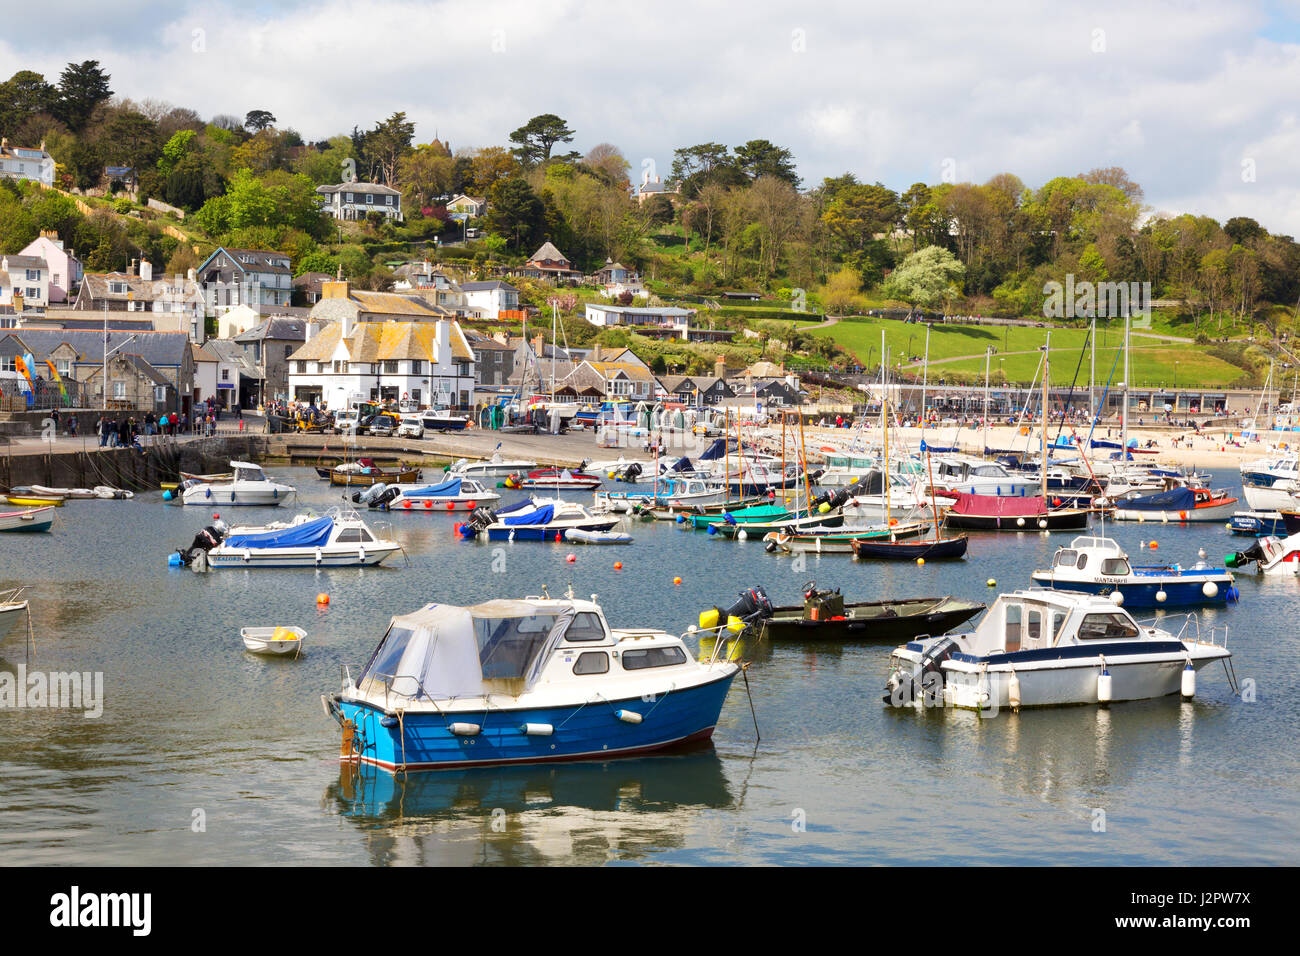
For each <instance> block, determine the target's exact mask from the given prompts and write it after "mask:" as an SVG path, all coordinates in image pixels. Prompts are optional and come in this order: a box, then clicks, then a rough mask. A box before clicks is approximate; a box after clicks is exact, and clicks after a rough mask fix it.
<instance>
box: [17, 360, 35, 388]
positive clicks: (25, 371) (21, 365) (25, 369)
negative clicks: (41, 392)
mask: <svg viewBox="0 0 1300 956" xmlns="http://www.w3.org/2000/svg"><path fill="white" fill-rule="evenodd" d="M24 358H25V356H22V355H15V356H14V368H16V369H17V370H18V374H19V375H21V376H22V377H23V378H25V379H27V386H28V388H30V389H31V390H32V391H33V392H34V391H36V386H35V385H34V384H33V383H32V372H31V368H30V367H29V366H28V365H27V362H26V361H24Z"/></svg>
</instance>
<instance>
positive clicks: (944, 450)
mask: <svg viewBox="0 0 1300 956" xmlns="http://www.w3.org/2000/svg"><path fill="white" fill-rule="evenodd" d="M921 451H930V452H934V453H935V454H936V455H954V454H956V453H957V446H956V445H927V444H926V443H925V439H924V438H922V439H921Z"/></svg>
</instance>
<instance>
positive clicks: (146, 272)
mask: <svg viewBox="0 0 1300 956" xmlns="http://www.w3.org/2000/svg"><path fill="white" fill-rule="evenodd" d="M140 278H141V279H143V280H144V281H145V282H152V281H153V263H152V262H150V261H149V260H148V259H141V260H140Z"/></svg>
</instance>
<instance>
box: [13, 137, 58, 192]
mask: <svg viewBox="0 0 1300 956" xmlns="http://www.w3.org/2000/svg"><path fill="white" fill-rule="evenodd" d="M0 176H3V177H4V178H5V179H30V180H31V181H32V182H37V183H44V184H45V185H46V186H53V185H54V157H53V156H51V155H50V154H49V153H48V152H46V150H45V143H44V142H42V143H41V147H40V149H30V148H28V147H25V146H10V145H9V140H8V139H7V138H4V139H0Z"/></svg>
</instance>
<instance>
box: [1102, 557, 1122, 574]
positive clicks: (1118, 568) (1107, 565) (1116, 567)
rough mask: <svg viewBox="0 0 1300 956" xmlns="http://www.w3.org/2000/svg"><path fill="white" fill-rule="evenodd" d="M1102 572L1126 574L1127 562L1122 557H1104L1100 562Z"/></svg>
mask: <svg viewBox="0 0 1300 956" xmlns="http://www.w3.org/2000/svg"><path fill="white" fill-rule="evenodd" d="M1101 573H1102V574H1128V562H1127V561H1125V560H1124V559H1123V558H1106V559H1105V560H1104V561H1102V562H1101Z"/></svg>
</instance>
